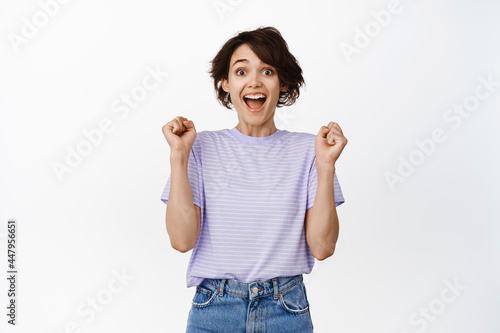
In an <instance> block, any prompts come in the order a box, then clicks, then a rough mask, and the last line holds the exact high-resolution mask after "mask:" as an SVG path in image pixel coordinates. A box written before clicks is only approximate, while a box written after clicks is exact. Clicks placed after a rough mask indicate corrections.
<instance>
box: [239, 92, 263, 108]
mask: <svg viewBox="0 0 500 333" xmlns="http://www.w3.org/2000/svg"><path fill="white" fill-rule="evenodd" d="M266 99H267V96H266V95H264V94H262V93H256V94H247V95H245V96H243V101H244V102H245V105H246V106H247V109H248V111H250V112H260V111H262V109H263V108H264V104H265V103H266Z"/></svg>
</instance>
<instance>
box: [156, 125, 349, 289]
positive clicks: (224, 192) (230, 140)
mask: <svg viewBox="0 0 500 333" xmlns="http://www.w3.org/2000/svg"><path fill="white" fill-rule="evenodd" d="M315 137H316V136H315V135H313V134H310V133H301V132H288V131H286V130H280V129H278V130H277V131H276V132H274V133H273V134H271V135H269V136H266V137H251V136H247V135H244V134H243V133H241V132H239V131H238V129H236V127H234V128H232V129H223V130H219V131H202V132H199V133H197V137H196V140H195V142H194V144H193V147H192V149H191V152H190V156H189V162H188V177H189V182H190V185H191V191H192V193H193V203H194V204H195V205H197V206H199V207H200V208H201V229H200V235H199V237H198V240H197V242H196V245H195V247H194V249H193V252H192V253H191V259H190V262H189V265H188V269H187V274H186V280H187V286H188V287H193V286H197V285H199V284H200V283H201V281H202V280H203V279H204V278H214V279H235V280H237V281H241V282H247V283H249V282H257V281H266V280H269V279H272V278H275V277H278V276H292V275H298V274H308V273H310V272H311V270H312V268H313V266H314V257H313V256H312V255H311V253H310V250H309V246H308V245H307V241H306V237H305V229H304V219H305V213H306V210H307V209H309V208H311V207H312V206H313V205H314V199H315V196H316V189H317V173H316V164H315V162H316V156H315V153H314V144H315ZM170 181H171V175H170V176H169V177H168V180H167V184H166V185H165V188H164V190H163V193H162V195H161V200H162V201H163V202H164V203H167V202H168V194H169V190H170ZM333 186H334V192H335V204H336V206H338V205H340V204H342V203H343V202H344V197H343V194H342V190H341V188H340V184H339V182H338V179H337V175H336V174H335V175H334V183H333Z"/></svg>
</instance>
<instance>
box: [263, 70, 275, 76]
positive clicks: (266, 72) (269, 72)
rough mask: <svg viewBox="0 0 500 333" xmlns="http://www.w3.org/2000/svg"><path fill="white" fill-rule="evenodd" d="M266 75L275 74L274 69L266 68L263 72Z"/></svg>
mask: <svg viewBox="0 0 500 333" xmlns="http://www.w3.org/2000/svg"><path fill="white" fill-rule="evenodd" d="M263 73H264V74H265V75H273V74H274V71H273V70H272V69H264V72H263Z"/></svg>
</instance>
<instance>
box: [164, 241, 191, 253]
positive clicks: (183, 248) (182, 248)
mask: <svg viewBox="0 0 500 333" xmlns="http://www.w3.org/2000/svg"><path fill="white" fill-rule="evenodd" d="M170 245H172V248H173V249H174V250H176V251H179V252H180V253H186V252H188V251H190V250H192V249H193V248H194V246H190V245H189V244H178V243H170Z"/></svg>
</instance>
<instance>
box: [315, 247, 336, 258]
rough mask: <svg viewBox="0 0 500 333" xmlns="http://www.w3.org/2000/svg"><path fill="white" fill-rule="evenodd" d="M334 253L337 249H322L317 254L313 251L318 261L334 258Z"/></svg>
mask: <svg viewBox="0 0 500 333" xmlns="http://www.w3.org/2000/svg"><path fill="white" fill-rule="evenodd" d="M334 252H335V247H333V248H331V249H321V250H320V251H315V252H312V251H311V254H312V255H313V257H314V258H316V259H317V260H319V261H323V260H325V259H326V258H329V257H331V256H333V253H334Z"/></svg>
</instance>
